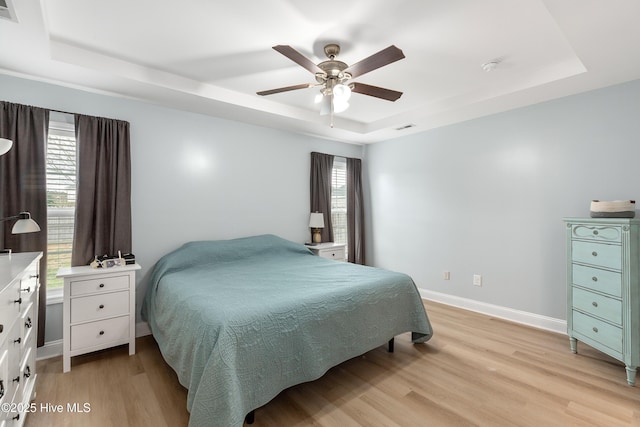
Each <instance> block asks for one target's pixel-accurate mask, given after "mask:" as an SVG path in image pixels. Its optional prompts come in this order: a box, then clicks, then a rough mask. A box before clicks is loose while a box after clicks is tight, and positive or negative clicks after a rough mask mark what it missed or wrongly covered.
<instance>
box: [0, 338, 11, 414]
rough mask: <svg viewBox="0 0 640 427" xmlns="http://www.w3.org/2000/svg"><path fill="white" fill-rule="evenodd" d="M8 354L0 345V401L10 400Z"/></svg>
mask: <svg viewBox="0 0 640 427" xmlns="http://www.w3.org/2000/svg"><path fill="white" fill-rule="evenodd" d="M9 381H10V380H9V356H8V351H7V349H6V348H5V346H4V345H0V403H5V402H8V401H10V400H11V397H9V393H8V391H9ZM0 419H2V413H1V412H0Z"/></svg>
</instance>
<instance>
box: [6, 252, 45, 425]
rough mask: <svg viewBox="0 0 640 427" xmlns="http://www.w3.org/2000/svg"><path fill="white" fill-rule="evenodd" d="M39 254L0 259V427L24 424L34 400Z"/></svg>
mask: <svg viewBox="0 0 640 427" xmlns="http://www.w3.org/2000/svg"><path fill="white" fill-rule="evenodd" d="M41 258H42V252H22V253H13V254H2V255H0V304H1V306H0V408H1V410H0V426H2V427H5V426H6V427H18V426H22V425H23V424H24V419H25V416H26V413H27V410H28V408H29V403H30V402H31V401H32V400H33V399H34V398H35V384H36V348H37V335H38V333H37V329H38V288H39V287H40V273H39V272H40V259H41Z"/></svg>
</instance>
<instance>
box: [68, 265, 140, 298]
mask: <svg viewBox="0 0 640 427" xmlns="http://www.w3.org/2000/svg"><path fill="white" fill-rule="evenodd" d="M114 268H117V267H114ZM70 288H71V296H72V297H73V296H77V295H86V294H93V293H95V292H108V291H117V290H120V289H129V276H128V275H123V276H112V277H103V278H99V279H87V280H74V281H72V282H71V284H70Z"/></svg>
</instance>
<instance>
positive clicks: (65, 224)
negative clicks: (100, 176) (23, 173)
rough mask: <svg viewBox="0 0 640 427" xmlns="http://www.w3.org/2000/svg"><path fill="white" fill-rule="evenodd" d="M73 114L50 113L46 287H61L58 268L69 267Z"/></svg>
mask: <svg viewBox="0 0 640 427" xmlns="http://www.w3.org/2000/svg"><path fill="white" fill-rule="evenodd" d="M76 163H77V162H76V136H75V130H74V126H73V115H71V114H63V113H56V112H53V111H52V112H51V115H50V118H49V139H48V141H47V228H48V231H47V289H57V288H61V287H62V285H63V281H62V279H58V278H56V273H57V272H58V269H59V268H60V267H70V266H71V247H72V244H73V229H74V216H75V207H76Z"/></svg>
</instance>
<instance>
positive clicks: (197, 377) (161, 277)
mask: <svg viewBox="0 0 640 427" xmlns="http://www.w3.org/2000/svg"><path fill="white" fill-rule="evenodd" d="M142 316H143V318H144V319H145V320H147V321H148V323H149V326H150V327H151V331H152V332H153V336H154V337H155V339H156V341H157V342H158V345H159V347H160V350H161V352H162V355H163V357H164V358H165V360H166V361H167V363H168V364H169V365H170V366H171V367H172V368H173V369H174V370H175V371H176V373H177V375H178V379H179V381H180V383H181V384H182V385H183V386H185V387H186V388H187V389H188V390H189V391H188V398H187V409H188V410H189V412H190V419H189V426H190V427H204V426H221V427H235V426H241V425H242V424H243V421H244V418H245V415H246V414H247V413H249V412H250V411H252V410H254V409H256V408H258V407H260V406H262V405H264V404H265V403H267V402H269V401H270V400H271V399H273V398H274V397H275V396H276V395H277V394H278V393H279V392H281V391H282V390H284V389H286V388H288V387H291V386H293V385H295V384H299V383H302V382H306V381H311V380H314V379H317V378H319V377H321V376H322V375H323V374H324V373H325V372H326V371H327V370H328V369H329V368H331V367H333V366H335V365H337V364H339V363H341V362H343V361H345V360H348V359H350V358H353V357H356V356H358V355H361V354H363V353H365V352H367V351H369V350H371V349H373V348H376V347H378V346H380V345H383V344H385V343H386V342H387V341H388V340H390V339H391V338H392V337H394V336H395V335H398V334H401V333H404V332H413V334H412V339H413V341H414V342H424V341H427V340H428V339H429V338H430V337H431V334H432V330H431V325H430V323H429V320H428V318H427V314H426V312H425V309H424V306H423V304H422V300H421V298H420V295H419V293H418V291H417V289H416V286H415V284H414V283H413V281H412V279H411V278H410V277H409V276H407V275H405V274H401V273H395V272H391V271H387V270H383V269H378V268H373V267H365V266H360V265H355V264H350V263H343V262H337V261H332V260H328V259H324V258H320V257H317V256H314V255H313V254H312V253H311V252H310V251H309V250H308V249H307V248H306V247H304V246H302V245H299V244H296V243H293V242H290V241H287V240H284V239H281V238H279V237H276V236H273V235H264V236H255V237H248V238H241V239H234V240H223V241H201V242H191V243H187V244H185V245H184V246H182V247H180V248H179V249H177V250H175V251H173V252H171V253H169V254H167V255H165V256H164V257H163V258H161V259H160V260H159V261H158V263H157V264H156V266H155V268H154V270H153V272H152V273H151V277H150V282H149V284H148V288H147V293H146V296H145V300H144V303H143V307H142Z"/></svg>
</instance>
